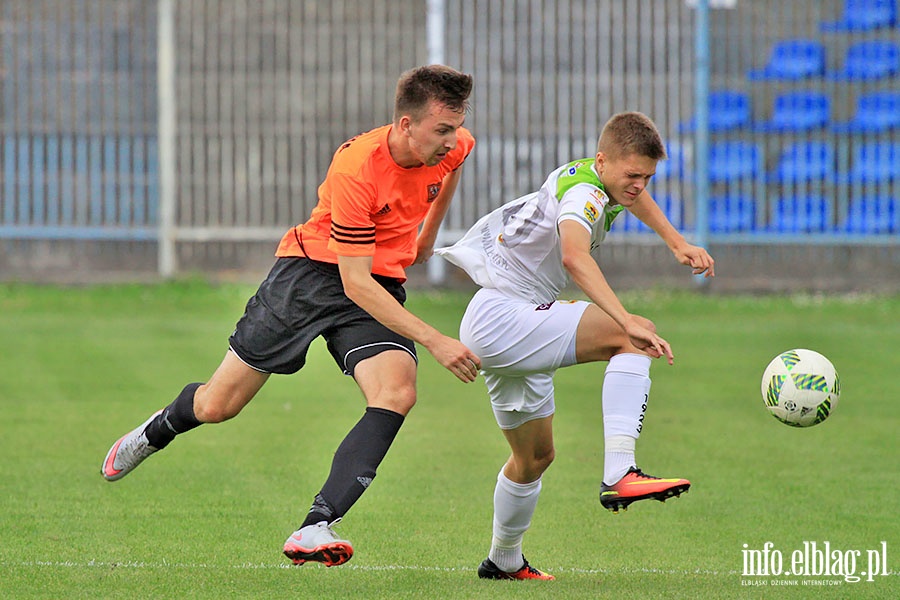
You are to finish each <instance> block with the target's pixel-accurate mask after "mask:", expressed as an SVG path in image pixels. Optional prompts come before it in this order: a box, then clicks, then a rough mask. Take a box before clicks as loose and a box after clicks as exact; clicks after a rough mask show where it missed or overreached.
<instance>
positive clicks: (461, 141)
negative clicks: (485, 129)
mask: <svg viewBox="0 0 900 600" xmlns="http://www.w3.org/2000/svg"><path fill="white" fill-rule="evenodd" d="M474 147H475V138H474V137H473V136H472V134H471V133H470V132H469V130H468V129H466V128H464V127H460V129H459V132H458V133H457V137H456V148H454V149H453V152H452V153H451V154H450V155H449V156H448V157H447V158H449V159H451V160H452V161H453V162H452V163H451V166H450V170H451V171H455V170H457V169H458V168H460V167H461V166H462V164H463V163H464V162H466V159H467V158H468V157H469V154H470V153H471V152H472V149H473V148H474Z"/></svg>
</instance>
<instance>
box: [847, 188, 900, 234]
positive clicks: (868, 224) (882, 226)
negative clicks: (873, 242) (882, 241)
mask: <svg viewBox="0 0 900 600" xmlns="http://www.w3.org/2000/svg"><path fill="white" fill-rule="evenodd" d="M898 204H900V202H898V201H897V200H896V199H895V198H891V197H890V196H863V197H860V198H854V199H852V200H850V206H849V208H848V210H847V217H846V218H845V219H844V222H843V223H842V224H841V231H844V232H845V233H856V234H872V233H900V208H898Z"/></svg>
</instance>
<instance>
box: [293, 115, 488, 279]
mask: <svg viewBox="0 0 900 600" xmlns="http://www.w3.org/2000/svg"><path fill="white" fill-rule="evenodd" d="M391 127H392V126H391V125H385V126H383V127H379V128H377V129H373V130H372V131H369V132H367V133H363V134H361V135H358V136H356V137H355V138H352V139H350V140H349V141H347V142H346V143H345V144H343V145H342V146H341V147H340V148H338V150H337V152H335V153H334V157H333V158H332V160H331V166H330V167H329V168H328V173H327V174H326V176H325V181H323V182H322V185H320V186H319V203H318V204H317V205H316V207H315V208H314V209H313V211H312V215H311V216H310V218H309V220H308V221H307V222H306V223H304V224H302V225H298V226H297V227H295V228H292V229H290V230H289V231H288V232H287V233H286V234H285V235H284V237H283V238H282V239H281V243H280V244H279V245H278V250H277V251H276V252H275V255H276V256H308V257H309V258H311V259H313V260H318V261H323V262H329V263H335V264H336V263H337V262H338V259H337V257H338V256H371V257H372V273H375V274H377V275H385V276H387V277H393V278H395V279H399V280H401V281H404V280H406V273H405V271H404V269H405V268H406V267H408V266H409V265H411V264H412V263H413V261H414V260H415V257H416V237H417V235H418V231H419V225H421V224H422V221H424V220H425V215H426V214H427V213H428V210H429V209H430V208H431V203H432V202H434V199H435V198H436V197H437V196H438V193H439V192H440V191H441V185H442V184H443V181H444V177H446V176H447V175H448V174H449V173H450V172H452V171H455V170H456V169H457V168H459V166H460V165H462V164H463V162H464V161H465V160H466V157H467V156H468V155H469V152H471V151H472V148H473V147H474V146H475V138H473V137H472V134H471V133H469V131H468V130H466V129H465V128H462V127H460V128H459V129H458V130H457V144H456V148H454V149H453V150H451V151H450V152H449V153H448V154H447V156H446V157H445V158H444V160H442V161H441V162H440V163H438V164H437V165H435V166H433V167H426V166H424V165H423V166H421V167H413V168H409V169H405V168H403V167H401V166H399V165H398V164H397V163H395V162H394V159H393V158H391V153H390V150H389V149H388V133H389V132H390V130H391ZM301 242H302V248H301V245H300V243H301Z"/></svg>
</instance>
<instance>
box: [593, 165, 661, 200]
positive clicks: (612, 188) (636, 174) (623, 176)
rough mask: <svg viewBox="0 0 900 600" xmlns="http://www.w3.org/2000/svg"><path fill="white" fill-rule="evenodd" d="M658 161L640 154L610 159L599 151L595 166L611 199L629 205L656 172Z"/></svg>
mask: <svg viewBox="0 0 900 600" xmlns="http://www.w3.org/2000/svg"><path fill="white" fill-rule="evenodd" d="M656 162H657V161H655V160H654V159H652V158H647V157H646V156H640V155H638V154H631V155H629V156H624V157H619V158H616V159H610V158H609V157H608V156H607V155H606V154H605V153H603V152H598V153H597V158H596V161H595V163H594V166H595V167H596V169H597V173H598V174H599V175H600V181H601V182H602V183H603V187H604V189H605V190H606V194H607V195H608V196H609V197H610V199H611V200H612V201H613V202H614V203H616V204H621V205H622V206H625V207H629V206H631V205H633V204H634V203H635V201H636V200H637V199H638V196H640V195H641V194H642V193H643V191H644V189H646V187H647V184H648V183H649V182H650V178H651V177H653V175H655V174H656Z"/></svg>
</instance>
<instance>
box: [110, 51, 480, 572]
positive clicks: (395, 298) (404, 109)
mask: <svg viewBox="0 0 900 600" xmlns="http://www.w3.org/2000/svg"><path fill="white" fill-rule="evenodd" d="M471 90H472V77H471V75H467V74H463V73H460V72H458V71H456V70H454V69H451V68H449V67H445V66H441V65H431V66H425V67H420V68H417V69H412V70H410V71H407V72H406V73H404V74H403V75H402V76H401V77H400V80H399V82H398V84H397V92H396V97H395V102H394V118H393V122H392V123H391V124H389V125H385V126H383V127H379V128H377V129H373V130H372V131H369V132H367V133H363V134H361V135H358V136H356V137H354V138H352V139H350V140H349V141H347V142H346V143H344V144H343V145H342V146H341V147H340V148H338V150H337V151H336V152H335V154H334V158H333V159H332V162H331V166H330V167H329V169H328V173H327V175H326V177H325V180H324V182H323V183H322V185H321V186H320V187H319V190H318V197H319V202H318V204H317V205H316V207H315V208H314V209H313V211H312V215H311V216H310V219H309V220H308V221H307V222H306V223H303V224H302V225H298V226H296V227H293V228H291V229H290V230H289V231H288V232H287V233H286V234H285V236H284V238H283V239H282V240H281V243H280V244H279V246H278V250H277V251H276V256H277V257H278V258H277V260H276V262H275V265H274V266H273V268H272V270H271V271H270V273H269V275H268V277H267V278H266V280H265V281H263V282H262V284H261V285H260V287H259V290H258V291H257V292H256V294H255V295H254V296H253V297H252V298H250V300H249V301H248V303H247V307H246V311H245V312H244V315H243V316H242V317H241V319H240V320H239V321H238V323H237V326H236V328H235V331H234V333H233V334H232V335H231V337H230V339H229V350H228V352H226V354H225V358H224V359H223V361H222V363H221V365H219V368H218V369H217V370H216V371H215V373H214V374H213V375H212V377H211V378H210V379H209V381H207V382H206V383H192V384H189V385H187V386H186V387H185V388H184V389H183V390H182V391H181V393H180V394H179V395H178V397H177V398H176V399H175V400H174V401H173V402H172V403H171V404H169V405H168V406H166V407H165V408H164V409H162V410H161V411H159V412H158V413H156V414H154V415H153V416H151V417H150V418H149V419H148V420H147V421H146V422H145V423H143V424H142V425H141V426H140V427H138V428H137V429H135V430H133V431H131V432H130V433H128V434H126V435H125V436H123V437H122V438H120V439H119V440H118V441H117V442H116V443H115V444H114V445H113V447H112V448H111V449H110V451H109V453H108V454H107V456H106V459H105V460H104V462H103V466H102V474H103V476H104V477H105V478H106V479H107V480H109V481H116V480H118V479H121V478H122V477H124V476H125V475H127V474H128V473H130V472H131V471H132V470H133V469H134V468H135V467H137V466H138V465H139V464H140V463H141V462H142V461H143V460H144V459H145V458H147V457H148V456H150V455H151V454H153V453H154V452H157V451H158V450H161V449H162V448H164V447H165V446H166V445H168V444H169V442H171V441H172V440H173V439H174V438H175V436H176V435H178V434H180V433H185V432H186V431H189V430H190V429H193V428H195V427H197V426H198V425H201V424H203V423H219V422H221V421H225V420H227V419H230V418H232V417H234V416H236V415H237V414H238V413H239V412H240V411H241V409H242V408H244V406H246V405H247V403H248V402H250V400H252V399H253V397H254V396H255V395H256V393H257V392H258V391H259V390H260V388H262V386H263V384H264V383H265V382H266V380H268V378H269V375H271V374H272V373H284V374H289V373H295V372H297V371H298V370H300V369H301V368H302V367H303V365H304V363H305V360H306V352H307V350H308V348H309V345H310V343H311V342H312V341H313V340H314V339H315V338H317V337H319V336H322V337H324V338H325V340H326V341H327V343H328V350H329V351H330V352H331V354H332V356H333V357H334V360H335V362H337V364H338V366H339V367H340V368H341V369H342V370H343V372H344V373H346V374H347V375H350V376H352V377H353V379H354V380H355V381H356V383H357V385H358V386H359V388H360V390H362V393H363V395H364V396H365V399H366V405H367V406H366V410H365V413H364V415H363V417H362V418H361V419H360V421H359V422H358V423H357V424H356V426H355V427H354V428H353V429H352V430H351V431H350V432H349V433H348V434H347V436H346V437H345V438H344V440H343V442H342V443H341V444H340V446H339V447H338V449H337V452H336V453H335V455H334V460H333V462H332V466H331V472H330V474H329V476H328V478H327V480H326V481H325V484H324V485H323V486H322V488H321V490H320V491H319V493H318V494H316V496H315V499H314V500H313V503H312V507H311V508H310V510H309V513H308V514H307V516H306V519H305V521H304V522H303V523H302V524H301V526H300V528H299V529H298V530H297V531H295V532H294V533H293V534H292V535H291V536H290V537H289V538H288V540H287V542H285V545H284V553H285V555H287V556H288V558H290V559H292V560H293V561H294V563H296V564H303V563H305V562H309V561H315V562H320V563H323V564H325V565H327V566H334V565H340V564H343V563H344V562H346V561H348V560H349V559H350V558H351V557H352V556H353V547H352V546H351V544H350V542H348V541H347V540H344V539H339V538H338V537H337V536H336V535H335V533H334V531H333V529H332V526H333V525H334V523H336V522H337V521H338V520H340V519H341V518H342V517H343V516H344V515H345V514H346V513H347V511H348V510H349V509H350V507H351V506H352V505H353V504H354V503H355V502H356V501H357V500H358V499H359V497H360V496H361V495H362V493H363V492H364V491H365V490H366V488H367V487H368V486H369V484H370V483H371V482H372V479H373V478H374V477H375V472H376V469H377V468H378V465H379V464H380V463H381V461H382V459H383V458H384V456H385V455H386V453H387V451H388V448H389V447H390V445H391V443H392V442H393V440H394V437H395V436H396V434H397V432H398V431H399V429H400V426H401V425H402V423H403V420H404V418H405V416H406V414H407V413H408V412H409V411H410V409H412V407H413V405H414V404H415V402H416V363H417V359H416V350H415V344H414V342H418V343H420V344H421V345H422V346H424V347H425V348H426V349H428V351H429V352H430V353H431V354H432V355H433V356H434V357H435V358H436V359H437V361H438V362H439V363H440V364H441V365H443V366H444V367H445V368H447V369H448V370H449V371H451V372H452V373H453V374H454V375H455V376H456V377H458V378H459V379H460V380H461V381H463V382H471V381H474V380H475V378H476V377H477V375H478V370H479V368H480V366H481V362H480V360H479V358H478V357H477V356H475V355H474V354H473V353H472V352H471V351H470V350H469V349H468V348H467V347H466V346H465V345H463V344H462V343H461V342H460V341H458V340H456V339H454V338H450V337H447V336H445V335H443V334H441V333H440V332H439V331H437V330H436V329H435V328H434V327H431V326H430V325H428V324H427V323H425V322H423V321H422V320H420V319H419V318H417V317H416V316H415V315H413V314H412V313H410V312H409V311H407V310H406V309H405V308H404V307H403V303H404V301H405V299H406V293H405V291H404V289H403V283H404V281H405V280H406V276H405V273H404V269H405V268H406V267H408V266H410V265H412V264H414V263H420V262H423V261H425V260H426V259H428V258H429V257H430V256H431V254H432V250H433V247H434V243H435V239H436V236H437V232H438V227H439V226H440V224H441V221H442V220H443V218H444V215H445V214H446V212H447V208H448V207H449V204H450V200H451V198H452V196H453V193H454V191H455V190H456V187H457V184H458V182H459V177H460V167H461V166H462V164H463V162H464V161H465V160H466V157H467V156H468V155H469V153H470V152H471V151H472V148H473V147H474V145H475V140H474V138H473V137H472V135H471V134H470V133H469V132H468V131H467V130H466V129H465V128H463V126H462V125H463V121H464V120H465V115H466V112H467V110H468V98H469V95H470V93H471ZM420 226H421V232H420V231H419V227H420Z"/></svg>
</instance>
